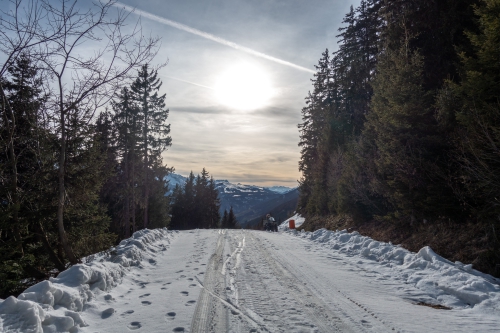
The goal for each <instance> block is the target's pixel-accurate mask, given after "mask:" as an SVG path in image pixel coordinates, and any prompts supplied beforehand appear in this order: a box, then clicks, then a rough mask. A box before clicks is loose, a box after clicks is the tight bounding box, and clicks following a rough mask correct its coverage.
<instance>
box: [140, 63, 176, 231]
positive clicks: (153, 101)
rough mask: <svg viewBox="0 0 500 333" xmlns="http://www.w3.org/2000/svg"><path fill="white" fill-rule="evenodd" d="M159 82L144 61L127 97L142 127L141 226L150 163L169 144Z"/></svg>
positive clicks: (167, 125) (170, 140) (144, 210)
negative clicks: (132, 101) (135, 107)
mask: <svg viewBox="0 0 500 333" xmlns="http://www.w3.org/2000/svg"><path fill="white" fill-rule="evenodd" d="M161 85H162V83H161V81H160V79H159V78H158V71H157V70H149V69H148V65H147V64H145V65H144V66H143V67H142V68H141V70H140V71H139V73H138V77H137V79H136V80H135V81H134V82H133V83H132V86H131V97H132V99H133V100H134V102H135V103H136V105H137V107H138V112H139V117H140V118H139V119H140V124H141V127H142V147H141V154H142V159H143V166H142V169H143V170H142V172H143V175H142V176H143V180H142V187H143V196H144V197H143V204H142V206H143V207H142V208H143V221H144V228H146V227H147V226H148V223H149V217H148V208H149V186H150V182H151V180H152V179H153V177H152V175H151V167H152V165H154V164H155V163H157V161H158V160H159V159H161V154H162V153H163V152H164V151H165V150H166V149H167V147H169V146H170V145H171V142H172V139H171V137H170V136H168V134H169V133H170V125H169V124H167V123H166V120H167V117H168V113H169V110H168V109H166V107H165V97H166V95H165V94H163V95H158V91H159V90H160V87H161Z"/></svg>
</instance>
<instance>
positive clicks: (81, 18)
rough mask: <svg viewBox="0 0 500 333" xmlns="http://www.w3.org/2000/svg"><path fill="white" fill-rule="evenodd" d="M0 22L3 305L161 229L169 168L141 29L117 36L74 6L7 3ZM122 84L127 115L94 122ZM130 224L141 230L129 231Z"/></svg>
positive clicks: (111, 17)
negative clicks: (123, 242)
mask: <svg viewBox="0 0 500 333" xmlns="http://www.w3.org/2000/svg"><path fill="white" fill-rule="evenodd" d="M0 11H1V13H0V16H1V19H0V30H1V31H2V33H1V34H0V51H1V52H2V53H3V57H2V61H3V62H2V63H0V112H1V114H0V147H1V150H0V297H1V298H5V297H7V296H8V295H10V294H16V293H18V292H20V291H22V290H23V289H24V288H26V287H27V286H29V285H30V284H33V283H35V282H37V281H39V280H40V279H45V278H48V277H49V276H53V275H54V274H57V272H60V271H62V270H64V269H65V268H66V267H68V265H71V264H75V263H78V262H79V261H80V260H81V258H83V257H85V256H86V255H89V254H91V253H95V252H98V251H102V250H105V249H107V248H109V246H111V245H113V244H114V243H115V242H116V241H117V240H119V239H120V238H122V237H125V236H126V235H129V234H130V232H132V231H134V230H137V229H140V228H143V227H155V226H166V225H167V224H168V221H169V216H168V209H169V206H168V199H167V198H165V196H164V194H165V192H166V186H167V184H166V182H165V180H164V179H165V176H166V174H167V173H168V172H169V169H168V168H166V167H165V166H164V165H163V164H162V161H161V152H162V151H163V150H165V148H166V147H167V146H168V145H170V137H168V132H169V128H168V125H165V119H166V117H167V115H168V110H167V109H166V108H165V105H164V98H165V97H164V96H159V95H158V94H157V90H158V87H159V84H160V82H159V81H158V80H157V79H156V71H155V70H151V69H150V68H149V67H148V66H147V65H146V64H148V63H150V62H151V61H152V60H153V58H154V56H155V55H156V52H157V49H158V41H159V40H158V39H157V38H144V35H143V32H142V31H141V28H140V25H136V26H135V28H133V29H129V28H128V27H127V28H126V30H127V32H125V31H124V28H125V26H126V19H127V14H126V13H125V12H124V11H122V10H117V9H115V8H114V7H113V2H106V3H100V2H98V3H94V5H93V7H92V8H91V9H89V10H84V9H81V8H80V7H79V6H78V5H77V4H76V1H75V0H73V1H70V0H64V1H62V2H60V3H58V4H57V6H56V5H53V4H51V3H49V2H47V1H44V0H41V1H32V0H11V1H7V6H4V7H2V8H1V9H0ZM82 43H93V45H94V47H95V53H93V54H92V55H91V56H89V57H86V56H84V55H81V54H78V52H79V47H80V46H81V45H82ZM127 85H130V88H129V90H130V91H131V96H130V101H129V103H130V104H129V107H130V109H129V110H128V112H129V114H131V115H132V117H131V118H130V119H127V120H126V121H123V120H121V119H120V116H119V113H120V112H121V111H123V112H125V111H124V110H125V109H124V108H122V109H119V108H115V107H114V113H109V112H101V111H102V110H103V109H105V108H107V107H108V106H109V105H110V101H111V100H112V99H114V100H115V102H114V103H111V104H112V105H113V106H116V105H117V104H119V103H121V97H120V96H117V95H116V94H117V93H118V92H119V91H120V89H122V88H123V87H124V86H127ZM132 119H133V120H135V121H136V123H135V126H136V127H135V128H134V131H135V130H138V131H139V132H138V133H136V132H133V135H135V136H137V137H139V138H140V139H139V140H140V141H138V142H135V141H133V140H135V137H134V139H130V140H129V138H128V136H129V135H130V131H126V130H124V128H123V127H131V126H132V122H131V121H132ZM124 137H127V138H124ZM127 140H129V141H127ZM124 142H126V143H124ZM132 144H134V147H132V146H131V145H132ZM130 150H133V153H132V154H129V155H130V156H127V158H125V155H126V154H125V151H126V152H128V151H130ZM129 157H130V158H129ZM125 160H126V161H131V160H133V164H134V167H135V168H136V169H135V173H134V176H132V175H131V173H127V174H125V171H124V169H125V166H124V161H125ZM127 171H128V170H127ZM130 177H135V178H133V179H132V180H130ZM123 179H126V180H127V181H128V182H124V183H125V184H127V185H130V188H128V190H129V191H128V192H127V190H126V186H122V184H123V183H122V180H123ZM123 187H125V189H124V188H123ZM139 191H142V192H141V193H140V194H138V192H139ZM131 193H132V194H131ZM134 195H135V197H134V200H132V199H130V198H131V197H133V196H134ZM127 199H130V200H129V202H128V203H125V202H127ZM127 205H128V206H127ZM124 206H127V207H128V208H129V209H128V210H127V209H125V208H124ZM151 207H153V208H151ZM128 211H130V212H133V213H127V212H128ZM127 214H129V215H128V216H129V217H130V220H133V219H134V218H136V219H138V220H140V223H139V222H138V223H137V224H134V223H131V225H129V226H128V227H127V226H126V223H127V221H126V219H125V218H124V217H123V216H124V215H127ZM132 214H134V218H133V217H132Z"/></svg>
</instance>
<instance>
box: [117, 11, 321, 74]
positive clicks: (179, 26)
mask: <svg viewBox="0 0 500 333" xmlns="http://www.w3.org/2000/svg"><path fill="white" fill-rule="evenodd" d="M114 6H116V7H120V8H123V9H125V10H127V11H129V12H132V13H135V14H138V15H141V16H143V17H146V18H148V19H150V20H153V21H156V22H160V23H163V24H166V25H168V26H171V27H173V28H176V29H179V30H182V31H186V32H190V33H192V34H194V35H197V36H200V37H203V38H206V39H210V40H212V41H214V42H216V43H219V44H222V45H226V46H229V47H232V48H234V49H236V50H240V51H243V52H246V53H248V54H251V55H254V56H257V57H261V58H264V59H267V60H271V61H274V62H277V63H278V64H282V65H285V66H289V67H293V68H295V69H298V70H301V71H304V72H309V73H315V71H313V70H311V69H309V68H306V67H302V66H299V65H296V64H293V63H291V62H288V61H285V60H281V59H278V58H275V57H271V56H270V55H267V54H264V53H261V52H258V51H255V50H252V49H249V48H248V47H245V46H242V45H239V44H236V43H234V42H231V41H229V40H226V39H224V38H221V37H218V36H215V35H212V34H210V33H208V32H204V31H201V30H198V29H195V28H191V27H189V26H187V25H185V24H182V23H179V22H175V21H172V20H168V19H166V18H163V17H160V16H157V15H154V14H151V13H148V12H145V11H143V10H139V9H137V8H133V7H130V6H127V5H125V4H122V3H120V2H116V3H115V4H114Z"/></svg>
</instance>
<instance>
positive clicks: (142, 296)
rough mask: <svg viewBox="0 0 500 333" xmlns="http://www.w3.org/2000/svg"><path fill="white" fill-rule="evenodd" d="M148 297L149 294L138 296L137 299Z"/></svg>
mask: <svg viewBox="0 0 500 333" xmlns="http://www.w3.org/2000/svg"><path fill="white" fill-rule="evenodd" d="M149 295H151V294H144V295H141V296H139V298H144V297H148V296H149Z"/></svg>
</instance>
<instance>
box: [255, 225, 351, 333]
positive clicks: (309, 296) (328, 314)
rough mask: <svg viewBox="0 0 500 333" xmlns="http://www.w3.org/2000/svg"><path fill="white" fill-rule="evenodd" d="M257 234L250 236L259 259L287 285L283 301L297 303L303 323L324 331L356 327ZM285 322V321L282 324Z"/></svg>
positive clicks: (341, 330)
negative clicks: (281, 260)
mask: <svg viewBox="0 0 500 333" xmlns="http://www.w3.org/2000/svg"><path fill="white" fill-rule="evenodd" d="M255 236H256V234H252V235H251V236H250V239H251V240H252V242H253V243H254V244H255V245H254V248H255V249H256V250H257V251H258V253H259V257H260V260H262V261H263V262H264V265H263V266H264V267H268V268H269V270H270V272H269V273H270V275H271V276H273V277H274V278H275V279H277V280H278V281H279V284H280V285H281V286H282V287H283V288H284V289H286V291H284V293H285V294H286V296H285V297H284V298H285V300H284V301H286V303H290V302H292V303H293V304H295V306H296V308H297V310H298V313H299V314H300V315H301V317H302V318H304V317H305V319H306V321H305V322H303V323H302V325H304V326H305V327H304V328H306V327H308V326H309V327H310V328H311V329H313V330H314V331H315V332H324V333H328V332H352V331H353V330H352V329H351V328H350V327H348V326H346V325H345V323H344V322H343V321H342V320H341V319H340V317H339V316H338V313H336V312H333V311H332V310H331V308H330V307H329V306H328V305H327V304H326V303H325V302H324V301H323V300H321V299H320V298H318V297H316V296H315V294H314V293H313V292H312V291H311V290H309V288H308V287H306V286H305V285H304V283H303V280H301V279H298V278H297V277H296V276H295V275H294V274H293V273H292V272H291V271H290V265H284V264H283V263H280V262H279V261H277V260H276V258H275V254H276V251H273V255H271V253H270V251H269V250H268V249H267V247H266V246H264V245H263V243H262V241H261V240H260V239H259V238H257V237H255ZM281 306H283V304H281ZM301 317H300V316H298V317H297V319H302V318H301ZM287 319H289V318H286V317H285V320H287ZM302 320H303V319H302ZM288 321H289V320H288ZM282 325H283V324H281V325H279V326H282ZM285 325H287V326H288V323H285ZM279 328H280V327H279ZM293 329H294V327H292V328H287V330H281V329H280V331H283V332H288V331H289V330H293ZM295 329H296V328H295ZM272 331H274V330H272ZM298 331H300V330H298Z"/></svg>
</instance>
